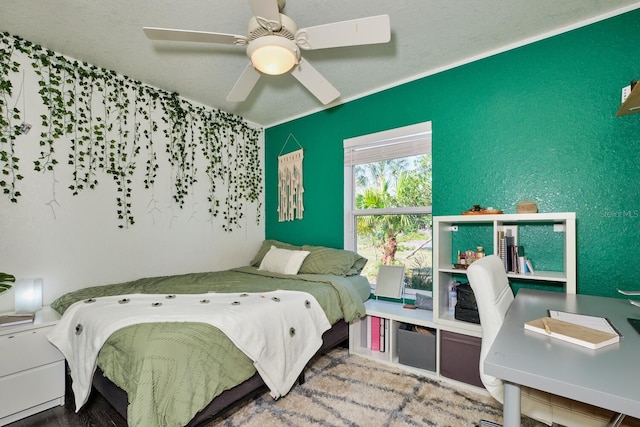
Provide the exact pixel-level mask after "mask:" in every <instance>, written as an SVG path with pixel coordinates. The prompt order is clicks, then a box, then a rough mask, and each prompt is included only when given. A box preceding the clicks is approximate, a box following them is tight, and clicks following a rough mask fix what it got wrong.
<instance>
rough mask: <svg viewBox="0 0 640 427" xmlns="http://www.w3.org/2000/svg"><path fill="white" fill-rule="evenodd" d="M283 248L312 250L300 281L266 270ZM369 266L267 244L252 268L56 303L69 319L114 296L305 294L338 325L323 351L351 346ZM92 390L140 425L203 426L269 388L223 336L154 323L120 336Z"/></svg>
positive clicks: (345, 254) (101, 358)
mask: <svg viewBox="0 0 640 427" xmlns="http://www.w3.org/2000/svg"><path fill="white" fill-rule="evenodd" d="M275 249H277V250H279V251H291V252H307V254H306V255H305V256H304V259H303V261H302V262H301V263H300V264H299V267H298V268H297V269H296V272H297V273H295V274H291V273H292V271H286V273H283V272H282V270H281V267H282V266H276V267H277V268H274V266H269V265H268V264H269V263H268V262H267V261H268V260H271V261H272V262H274V259H276V261H275V263H276V264H281V260H282V258H283V257H282V256H279V257H277V258H274V257H273V256H272V255H273V253H274V252H273V251H274V250H275ZM282 253H283V252H279V253H278V254H279V255H281V254H282ZM365 264H366V259H364V258H363V257H361V256H359V255H357V254H356V253H354V252H351V251H343V250H338V249H332V248H326V247H322V246H292V245H288V244H286V243H283V242H278V241H273V240H265V241H264V242H263V244H262V246H261V248H260V250H259V251H258V253H257V255H256V256H255V258H254V259H253V260H252V262H251V263H250V265H248V266H245V267H240V268H234V269H230V270H225V271H218V272H209V273H191V274H184V275H177V276H166V277H153V278H144V279H139V280H136V281H132V282H126V283H119V284H112V285H104V286H94V287H88V288H84V289H80V290H77V291H74V292H70V293H68V294H65V295H63V296H61V297H60V298H58V299H56V300H55V301H54V302H53V303H52V304H51V305H52V307H53V308H54V309H55V310H56V311H58V312H59V313H61V314H62V315H63V319H64V313H65V312H66V311H67V309H69V307H71V306H72V305H73V304H74V303H77V302H79V303H82V302H84V301H88V300H91V299H94V298H98V299H100V298H101V297H109V296H120V295H130V294H153V295H163V294H166V295H175V294H178V295H180V294H204V293H211V292H214V293H238V292H246V293H251V294H256V293H268V292H272V291H280V290H284V291H287V290H290V291H300V292H306V293H308V294H310V295H312V296H313V297H314V298H315V300H316V301H317V302H318V303H319V305H320V307H321V308H322V311H324V314H325V315H326V318H327V320H328V321H329V323H330V324H331V329H329V330H327V331H326V332H325V333H324V334H323V336H322V339H323V342H322V346H321V347H320V349H319V350H318V352H321V351H324V350H326V349H328V348H331V347H333V346H336V345H337V344H339V343H341V342H342V341H344V340H345V339H347V338H348V322H350V321H351V320H353V319H355V318H359V317H362V316H364V314H365V311H364V304H363V302H364V301H365V300H366V299H367V298H368V297H369V283H368V281H367V279H366V278H365V277H363V276H361V275H360V272H361V271H362V268H363V267H364V265H365ZM70 311H71V310H70ZM93 386H94V388H95V390H97V391H98V392H99V393H100V394H102V395H103V396H104V397H105V398H106V399H107V400H108V401H109V402H110V403H111V404H112V405H113V406H114V408H115V409H116V410H117V411H118V412H120V413H121V414H122V415H123V416H124V417H125V418H126V419H127V422H128V425H129V426H132V427H134V426H147V425H154V426H159V425H162V426H184V425H189V426H195V425H201V424H204V423H205V422H206V421H209V420H211V419H213V418H215V417H216V416H218V415H220V414H221V413H223V412H224V411H225V410H227V409H229V408H230V407H232V406H234V405H236V404H237V403H238V402H242V401H244V400H246V399H247V398H249V397H251V396H254V395H255V394H256V393H258V392H262V391H264V390H265V385H264V382H263V380H262V378H261V377H260V375H259V374H258V373H257V371H256V367H255V366H254V363H253V361H252V360H251V359H250V358H249V357H248V356H247V355H245V354H244V353H243V352H242V351H241V350H240V349H238V348H237V347H236V346H235V345H234V344H233V342H232V341H231V340H230V339H229V338H228V337H227V336H226V335H225V334H224V333H223V332H222V331H221V330H220V329H219V328H216V327H214V326H211V325H209V324H205V323H200V322H163V323H153V322H152V323H142V324H134V325H131V326H127V327H124V328H122V329H119V330H117V331H116V332H114V333H113V334H111V335H110V336H109V337H108V339H107V340H106V342H105V343H104V345H103V346H102V348H101V350H100V352H99V354H98V356H97V369H96V372H95V375H94V376H93Z"/></svg>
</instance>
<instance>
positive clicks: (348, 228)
mask: <svg viewBox="0 0 640 427" xmlns="http://www.w3.org/2000/svg"><path fill="white" fill-rule="evenodd" d="M431 135H432V133H431V122H430V121H429V122H422V123H417V124H414V125H409V126H404V127H400V128H395V129H390V130H386V131H382V132H376V133H371V134H367V135H362V136H357V137H354V138H347V139H345V140H344V141H343V147H344V248H345V249H348V250H352V251H355V250H356V249H357V248H356V235H355V233H356V218H357V217H358V216H362V215H389V214H393V215H398V214H400V215H403V214H404V215H406V214H427V215H431V214H432V207H431V206H418V207H403V208H384V209H356V208H355V181H354V178H355V166H356V165H359V164H366V163H372V162H375V161H380V160H388V159H396V158H400V157H409V156H415V155H420V154H430V153H431ZM408 291H413V290H408ZM414 292H415V291H414ZM412 293H413V292H412Z"/></svg>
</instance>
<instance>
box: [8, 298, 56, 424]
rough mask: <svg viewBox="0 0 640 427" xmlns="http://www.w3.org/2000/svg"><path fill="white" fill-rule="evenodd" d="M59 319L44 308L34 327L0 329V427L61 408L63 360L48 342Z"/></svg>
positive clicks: (33, 324)
mask: <svg viewBox="0 0 640 427" xmlns="http://www.w3.org/2000/svg"><path fill="white" fill-rule="evenodd" d="M59 319H60V315H59V314H58V313H57V312H55V311H54V310H53V309H51V308H50V307H44V308H43V309H42V310H40V311H38V312H37V313H36V317H35V319H34V321H33V323H28V324H21V325H15V326H7V327H1V328H0V426H3V425H5V424H9V423H12V422H14V421H17V420H19V419H22V418H25V417H28V416H30V415H33V414H35V413H38V412H40V411H44V410H45V409H49V408H53V407H54V406H58V405H60V406H62V405H64V394H65V363H64V356H63V355H62V353H60V352H59V351H58V349H57V348H55V347H54V346H53V345H52V344H51V343H49V340H47V333H49V331H50V330H51V329H52V328H53V327H54V325H55V324H56V323H57V322H58V320H59Z"/></svg>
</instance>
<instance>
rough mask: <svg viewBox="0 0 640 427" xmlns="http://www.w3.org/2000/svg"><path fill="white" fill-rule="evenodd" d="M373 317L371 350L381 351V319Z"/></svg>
mask: <svg viewBox="0 0 640 427" xmlns="http://www.w3.org/2000/svg"><path fill="white" fill-rule="evenodd" d="M370 317H371V328H370V329H369V330H370V331H371V332H370V334H371V347H370V348H371V350H373V351H380V318H379V317H377V316H370Z"/></svg>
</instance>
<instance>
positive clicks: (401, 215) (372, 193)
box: [343, 122, 433, 294]
mask: <svg viewBox="0 0 640 427" xmlns="http://www.w3.org/2000/svg"><path fill="white" fill-rule="evenodd" d="M343 145H344V183H345V184H344V185H345V187H344V195H345V199H344V206H345V221H344V236H345V237H344V238H345V241H344V247H345V249H350V250H354V251H357V252H358V253H359V254H361V255H362V256H364V257H366V258H368V259H369V262H368V263H367V265H366V267H365V269H364V271H363V274H364V275H365V276H367V278H368V279H369V283H372V285H373V286H375V281H376V275H377V273H378V267H379V266H380V265H381V264H390V265H404V266H405V293H407V294H412V293H415V290H417V289H419V290H424V291H429V292H430V291H431V289H432V260H433V258H432V217H431V170H432V169H431V122H425V123H418V124H415V125H411V126H405V127H402V128H397V129H392V130H389V131H384V132H378V133H374V134H369V135H363V136H359V137H355V138H349V139H345V140H344V144H343Z"/></svg>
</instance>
